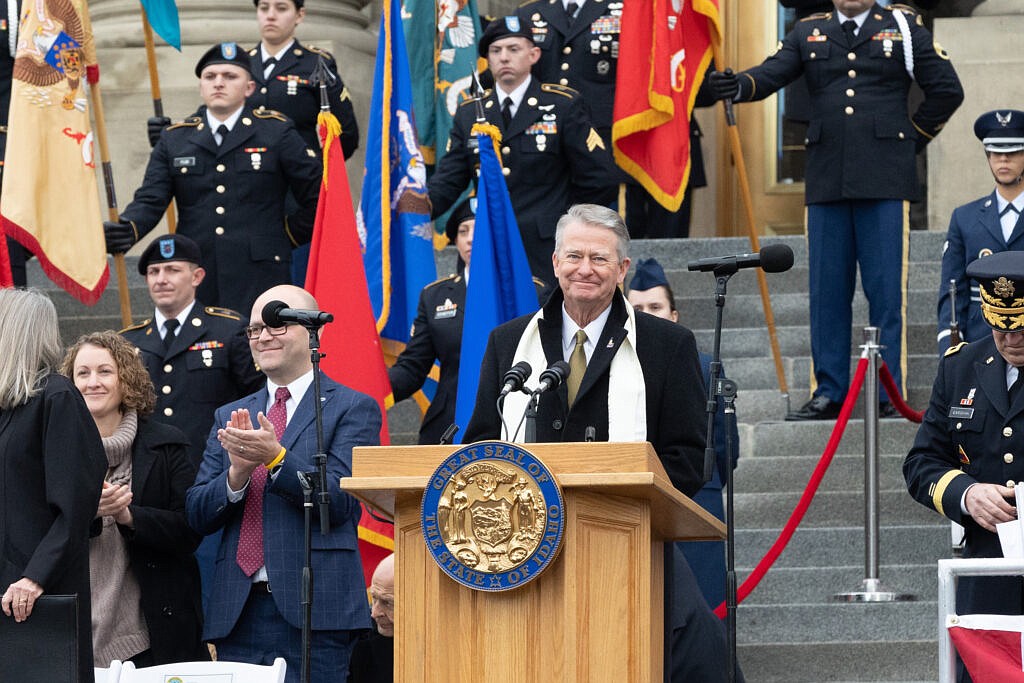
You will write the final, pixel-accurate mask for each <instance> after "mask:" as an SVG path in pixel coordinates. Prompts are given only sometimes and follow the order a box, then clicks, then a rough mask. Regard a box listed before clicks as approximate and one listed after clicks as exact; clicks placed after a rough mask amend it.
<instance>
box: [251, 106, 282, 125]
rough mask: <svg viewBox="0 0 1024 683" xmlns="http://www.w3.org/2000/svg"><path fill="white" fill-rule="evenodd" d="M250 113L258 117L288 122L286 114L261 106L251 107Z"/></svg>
mask: <svg viewBox="0 0 1024 683" xmlns="http://www.w3.org/2000/svg"><path fill="white" fill-rule="evenodd" d="M252 115H253V116H255V117H256V118H258V119H276V120H278V121H281V122H282V123H287V122H288V117H287V116H285V115H284V114H282V113H281V112H279V111H276V110H274V109H265V108H263V107H260V108H259V109H253V110H252Z"/></svg>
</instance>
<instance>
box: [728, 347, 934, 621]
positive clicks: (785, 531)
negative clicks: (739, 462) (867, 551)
mask: <svg viewBox="0 0 1024 683" xmlns="http://www.w3.org/2000/svg"><path fill="white" fill-rule="evenodd" d="M867 369H868V360H867V358H861V359H860V360H859V361H858V362H857V372H856V374H854V376H853V382H852V383H851V384H850V390H849V391H848V392H847V393H846V400H845V401H843V407H842V410H840V411H839V418H838V419H837V420H836V426H835V427H833V428H832V435H831V436H830V437H829V439H828V445H827V446H825V452H824V453H822V454H821V459H820V460H818V464H817V466H815V468H814V472H812V473H811V478H810V481H808V482H807V486H806V487H805V488H804V492H803V495H801V496H800V501H799V502H798V503H797V504H796V507H795V508H794V509H793V514H791V515H790V516H789V519H788V520H786V525H785V526H784V527H783V528H782V531H780V532H779V536H778V538H776V539H775V543H773V544H772V547H771V548H769V549H768V552H767V553H765V554H764V557H762V558H761V561H760V562H758V563H757V566H756V567H754V571H752V572H750V576H748V577H747V578H746V579H745V580H744V581H743V583H742V584H740V587H739V588H738V589H737V590H736V604H737V605H739V604H740V603H741V602H743V600H744V599H745V598H746V597H747V596H748V595H750V594H751V593H752V592H753V590H754V589H755V588H757V584H759V583H761V579H763V578H764V575H765V574H767V573H768V570H769V569H771V568H772V565H774V564H775V560H777V559H779V556H780V555H781V554H782V551H783V550H785V549H786V546H787V545H789V541H790V539H792V538H793V534H794V533H795V532H796V528H797V527H798V526H800V522H802V521H803V519H804V515H805V514H806V513H807V508H809V507H810V505H811V501H812V500H814V494H816V493H817V492H818V486H819V485H820V484H821V480H822V478H823V477H824V476H825V472H826V471H828V468H829V465H831V464H832V458H833V456H835V454H836V449H837V448H839V442H840V441H841V440H842V438H843V432H844V431H846V423H847V422H849V420H850V413H852V412H853V406H854V405H855V404H856V403H857V396H858V395H859V394H860V390H861V387H862V386H863V384H864V375H865V374H867ZM878 374H879V375H880V376H881V379H882V384H883V385H884V386H885V391H886V393H887V394H888V395H889V398H890V400H891V401H892V404H893V405H894V406H896V410H898V411H899V413H900V415H902V416H903V417H905V418H907V419H908V420H910V421H911V422H921V420H922V419H924V413H923V412H918V411H916V410H914V409H913V408H911V407H910V406H909V405H907V403H906V401H904V400H903V396H902V395H901V394H900V391H899V389H897V388H896V382H895V380H893V378H892V374H891V373H890V372H889V368H888V366H886V364H885V361H882V362H881V365H880V366H879V373H878ZM715 614H716V615H717V616H718V618H719V619H724V618H725V603H724V602H723V603H722V604H720V605H719V606H718V607H716V608H715Z"/></svg>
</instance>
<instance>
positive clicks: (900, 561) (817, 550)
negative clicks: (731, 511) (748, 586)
mask: <svg viewBox="0 0 1024 683" xmlns="http://www.w3.org/2000/svg"><path fill="white" fill-rule="evenodd" d="M922 509H923V508H922ZM737 519H738V520H739V516H738V515H737ZM932 519H933V521H932V522H930V523H926V524H916V525H906V524H902V520H901V524H899V525H894V524H886V525H884V526H883V527H882V528H881V529H880V531H879V537H878V557H879V565H880V566H883V567H886V566H901V565H925V566H932V567H934V566H935V563H936V562H937V561H938V560H939V559H942V558H948V557H950V556H951V551H950V534H949V522H948V521H943V520H942V518H940V517H938V516H937V515H935V514H933V515H932ZM740 524H741V525H740V528H739V529H737V530H736V537H735V548H736V570H737V572H738V573H739V580H740V581H741V582H742V581H743V579H744V578H746V576H747V575H748V574H749V573H750V571H751V570H752V569H753V568H754V567H755V566H756V565H757V563H758V562H760V561H761V558H762V557H764V554H765V553H766V552H767V551H768V549H769V548H770V547H771V546H772V544H773V543H775V541H776V540H777V538H778V536H779V531H780V530H781V525H780V526H779V527H775V528H770V529H754V528H746V527H744V526H743V523H742V522H741V523H740ZM863 563H864V527H863V524H862V523H860V524H857V525H853V526H836V527H832V528H813V527H803V526H801V527H800V528H798V529H797V530H796V532H795V533H794V534H793V538H792V539H790V541H789V544H788V545H787V546H786V549H785V550H784V551H783V552H782V554H781V555H780V556H779V557H778V559H777V560H776V561H775V564H774V566H773V567H772V569H771V570H770V571H769V574H770V573H771V572H772V571H777V570H778V569H780V568H785V567H789V568H799V567H803V568H814V567H855V566H863ZM881 578H882V580H883V581H890V580H892V581H895V580H896V579H895V578H892V579H890V577H888V576H885V575H882V576H881ZM845 588H846V587H845V586H843V587H842V589H845ZM795 595H799V591H797V592H796V594H795Z"/></svg>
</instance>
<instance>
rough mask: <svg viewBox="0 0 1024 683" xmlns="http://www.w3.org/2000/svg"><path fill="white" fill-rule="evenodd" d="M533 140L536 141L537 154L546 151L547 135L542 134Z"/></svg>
mask: <svg viewBox="0 0 1024 683" xmlns="http://www.w3.org/2000/svg"><path fill="white" fill-rule="evenodd" d="M534 139H535V140H536V141H537V151H538V152H543V151H544V150H545V149H547V147H548V144H547V143H548V136H547V135H544V134H543V133H541V134H540V135H535V136H534Z"/></svg>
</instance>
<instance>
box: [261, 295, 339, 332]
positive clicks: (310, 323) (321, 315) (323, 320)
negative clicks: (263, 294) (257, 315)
mask: <svg viewBox="0 0 1024 683" xmlns="http://www.w3.org/2000/svg"><path fill="white" fill-rule="evenodd" d="M261 316H262V317H263V324H264V325H266V326H267V327H281V326H282V325H285V324H287V323H291V324H293V325H302V326H303V327H320V326H321V325H325V324H327V323H329V322H331V321H333V320H334V316H333V315H331V314H330V313H325V312H324V311H310V310H306V309H303V308H288V304H286V303H285V302H283V301H271V302H268V303H267V305H266V306H264V307H263V312H262V313H261Z"/></svg>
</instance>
